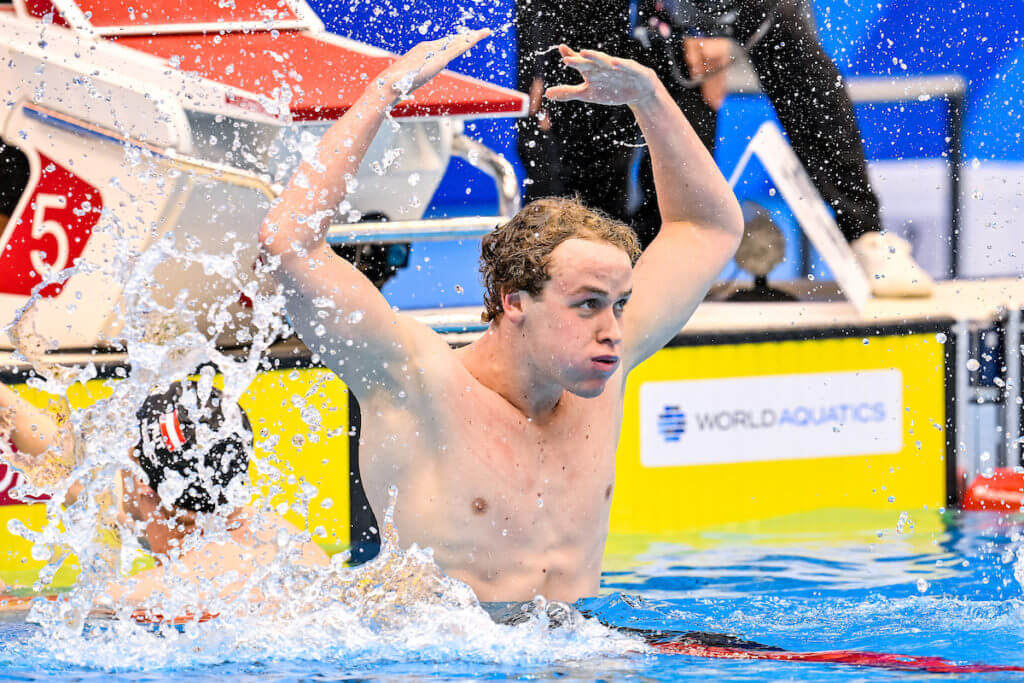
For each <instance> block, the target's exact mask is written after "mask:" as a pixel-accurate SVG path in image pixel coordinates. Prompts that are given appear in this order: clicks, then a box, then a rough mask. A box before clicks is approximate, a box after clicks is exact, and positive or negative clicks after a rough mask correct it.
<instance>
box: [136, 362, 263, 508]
mask: <svg viewBox="0 0 1024 683" xmlns="http://www.w3.org/2000/svg"><path fill="white" fill-rule="evenodd" d="M199 389H200V387H199V384H198V383H197V382H194V381H192V380H186V381H185V382H174V383H173V384H171V385H170V387H169V388H168V389H167V391H164V392H161V393H154V394H151V395H150V396H149V397H148V398H147V399H146V401H145V402H144V403H143V404H142V407H141V408H140V409H139V411H138V412H137V413H136V414H135V415H136V417H137V418H138V419H139V429H140V431H141V433H142V440H141V441H140V442H139V457H138V462H139V466H140V467H142V471H143V472H145V473H146V476H147V477H148V478H149V485H150V486H151V487H152V488H153V490H154V491H156V492H157V494H158V495H161V497H162V498H163V497H165V496H168V497H173V498H174V500H173V505H175V506H176V507H179V508H184V509H186V510H192V511H194V512H212V511H213V510H215V509H216V508H217V507H218V506H219V505H224V504H225V503H227V497H226V496H225V492H226V489H227V487H228V484H230V483H231V482H232V481H233V480H234V479H235V477H238V476H239V475H241V476H243V477H244V476H245V474H246V473H247V471H248V469H249V455H248V447H251V446H252V427H251V426H250V424H249V418H248V417H247V416H246V414H245V411H244V410H242V409H241V407H239V409H238V410H239V412H240V413H241V417H242V427H243V430H244V431H243V433H242V434H240V435H236V434H232V435H230V436H228V437H227V438H223V439H220V440H217V441H215V442H214V443H213V445H212V446H209V447H208V448H207V449H206V450H205V451H203V450H202V448H201V445H202V444H201V443H200V438H205V439H210V438H211V433H214V434H215V433H216V432H217V431H218V430H219V429H220V428H221V426H222V425H223V423H224V419H225V416H224V412H223V411H222V409H221V399H222V396H223V395H222V394H221V392H220V391H219V390H218V389H216V388H215V387H211V388H210V390H209V394H208V395H207V396H206V398H205V400H203V399H202V398H201V394H200V390H199ZM204 428H205V429H204ZM207 430H209V431H207ZM202 432H205V434H204V433H202ZM164 502H165V503H166V502H168V501H166V500H164Z"/></svg>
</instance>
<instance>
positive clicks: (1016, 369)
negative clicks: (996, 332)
mask: <svg viewBox="0 0 1024 683" xmlns="http://www.w3.org/2000/svg"><path fill="white" fill-rule="evenodd" d="M1020 341H1021V311H1020V309H1019V308H1017V307H1014V308H1011V309H1010V310H1009V311H1007V314H1006V328H1005V329H1004V330H1003V362H1005V363H1006V377H1005V380H1006V386H1005V387H1004V388H1003V438H1004V439H1006V467H1019V466H1020V464H1021V462H1020V436H1021V434H1020V406H1019V405H1018V404H1017V398H1018V397H1019V396H1020V395H1021V386H1020V382H1021V357H1020V356H1021V351H1020Z"/></svg>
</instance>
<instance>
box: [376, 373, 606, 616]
mask: <svg viewBox="0 0 1024 683" xmlns="http://www.w3.org/2000/svg"><path fill="white" fill-rule="evenodd" d="M449 356H450V358H451V359H452V362H451V363H450V365H449V363H448V359H445V360H444V361H441V362H442V363H443V364H445V365H446V366H448V367H447V372H446V371H445V369H443V368H432V369H431V370H428V371H427V372H425V373H423V374H422V375H421V377H422V378H423V379H422V381H423V384H422V385H421V386H420V387H417V388H418V389H420V391H411V392H409V398H406V399H404V400H403V399H399V400H396V399H395V398H394V397H392V396H390V395H386V394H375V395H370V396H367V397H360V403H361V407H362V438H361V440H360V451H359V464H360V470H361V473H362V477H363V482H364V485H365V488H366V492H367V495H368V497H369V499H370V503H371V505H372V506H373V509H374V510H375V511H377V513H378V514H380V513H381V512H382V511H383V510H385V509H386V507H387V504H388V493H387V491H388V487H389V486H390V485H391V484H394V485H396V486H398V488H399V494H398V505H397V509H396V515H395V522H396V526H397V528H398V532H399V534H400V536H401V543H402V545H403V546H408V545H409V544H411V543H417V544H419V545H420V546H421V547H423V546H426V547H431V548H433V549H434V553H435V558H436V559H437V562H438V564H439V565H440V567H441V568H442V569H443V570H444V571H445V572H446V573H447V574H449V575H450V576H453V577H455V578H458V579H461V580H463V581H466V582H467V583H469V584H470V585H471V586H472V587H473V589H474V590H475V591H476V593H477V596H478V597H479V598H480V599H481V600H529V599H531V598H532V597H534V596H535V595H538V594H543V595H544V596H545V597H548V598H549V599H569V600H574V599H576V598H577V597H579V596H581V595H595V594H596V593H597V590H598V585H599V579H600V571H601V557H602V554H603V550H604V542H605V537H606V536H607V531H608V510H609V507H610V504H611V494H612V488H613V485H614V472H615V449H616V445H617V442H618V435H619V427H620V423H621V416H622V381H623V380H622V371H621V370H620V371H619V372H618V373H616V374H615V375H614V376H613V377H612V378H611V380H610V381H609V383H608V385H607V387H606V388H605V391H604V393H603V394H602V395H601V396H599V397H597V398H594V399H583V398H579V397H577V396H574V395H571V394H569V393H565V394H563V397H562V399H561V401H560V403H559V405H558V407H557V408H556V410H555V413H554V415H553V416H552V417H551V418H550V419H549V420H548V421H547V422H546V423H545V424H537V423H535V422H532V421H529V420H527V419H526V417H524V416H523V415H522V413H521V412H520V411H518V410H517V409H516V408H515V407H514V406H512V405H511V404H510V403H508V402H507V401H506V400H505V399H504V398H502V397H501V396H500V395H498V394H497V393H495V392H493V391H492V390H490V389H488V388H487V387H485V386H484V385H482V384H481V383H480V382H479V381H477V380H476V378H474V377H473V376H472V375H471V374H470V373H469V372H468V371H467V370H466V369H465V367H464V366H462V363H461V361H460V360H459V359H458V354H449ZM417 394H420V395H422V396H424V397H427V398H426V399H417V398H416V395H417ZM424 403H426V405H423V404H424Z"/></svg>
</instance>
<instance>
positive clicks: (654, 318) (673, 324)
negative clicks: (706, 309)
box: [623, 223, 738, 372]
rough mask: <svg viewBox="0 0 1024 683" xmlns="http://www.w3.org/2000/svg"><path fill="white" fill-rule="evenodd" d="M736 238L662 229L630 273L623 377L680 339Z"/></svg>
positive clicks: (679, 226)
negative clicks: (631, 286)
mask: <svg viewBox="0 0 1024 683" xmlns="http://www.w3.org/2000/svg"><path fill="white" fill-rule="evenodd" d="M737 242H738V240H737V238H736V237H734V236H731V235H729V234H728V233H725V232H722V231H720V230H714V229H709V228H703V227H701V226H699V225H696V224H693V223H675V224H667V225H665V226H663V227H662V230H661V232H660V233H659V234H658V236H657V237H656V238H655V239H654V241H653V242H651V245H650V246H649V247H648V248H647V249H646V250H645V251H644V253H643V254H642V255H641V256H640V260H639V261H637V264H636V266H635V267H634V269H633V294H632V296H631V297H630V299H629V303H627V304H626V307H625V309H624V310H623V334H624V339H623V347H624V349H623V365H624V366H625V368H626V371H627V372H628V371H629V370H631V369H632V368H634V367H636V366H637V365H639V364H640V363H641V362H643V361H644V360H646V359H647V358H649V357H650V356H652V355H653V354H654V353H655V352H657V351H658V350H659V349H661V348H662V347H663V346H665V344H667V343H669V342H670V341H672V339H673V338H674V337H675V336H676V335H677V334H679V333H680V332H681V331H682V329H683V326H684V325H685V324H686V321H688V320H689V319H690V317H691V316H692V315H693V313H694V311H695V310H696V309H697V306H698V305H700V302H701V301H702V300H703V299H704V295H705V294H707V292H708V289H710V287H711V285H712V284H713V283H714V282H715V280H716V279H717V277H718V275H719V273H721V272H722V269H723V268H724V267H725V266H726V264H727V263H728V262H729V259H731V258H732V255H733V253H735V251H736V245H737Z"/></svg>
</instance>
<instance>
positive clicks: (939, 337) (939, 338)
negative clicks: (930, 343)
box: [935, 332, 947, 344]
mask: <svg viewBox="0 0 1024 683" xmlns="http://www.w3.org/2000/svg"><path fill="white" fill-rule="evenodd" d="M946 339H947V337H946V334H945V333H944V332H939V333H937V334H936V335H935V341H937V342H939V343H940V344H945V343H946Z"/></svg>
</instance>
